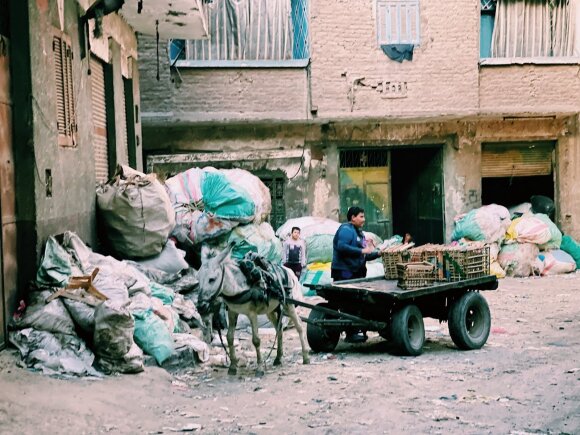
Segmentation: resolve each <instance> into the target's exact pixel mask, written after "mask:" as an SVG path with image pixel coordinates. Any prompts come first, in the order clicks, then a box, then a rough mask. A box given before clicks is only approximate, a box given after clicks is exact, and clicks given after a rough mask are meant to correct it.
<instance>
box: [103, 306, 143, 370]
mask: <svg viewBox="0 0 580 435" xmlns="http://www.w3.org/2000/svg"><path fill="white" fill-rule="evenodd" d="M128 305H129V304H128V301H127V302H121V301H112V300H108V301H105V302H103V303H102V304H101V305H99V306H98V307H97V309H96V310H95V332H94V334H93V346H94V349H95V353H96V354H97V355H99V356H104V357H107V358H111V359H119V358H122V357H123V356H124V355H125V354H126V353H127V352H129V350H130V349H131V346H133V328H134V326H135V321H134V320H133V317H132V316H131V313H129V310H128V309H127V307H128Z"/></svg>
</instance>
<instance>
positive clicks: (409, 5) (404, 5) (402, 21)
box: [377, 0, 421, 45]
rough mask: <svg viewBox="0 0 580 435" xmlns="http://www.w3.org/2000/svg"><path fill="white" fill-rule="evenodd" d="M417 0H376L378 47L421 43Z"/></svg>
mask: <svg viewBox="0 0 580 435" xmlns="http://www.w3.org/2000/svg"><path fill="white" fill-rule="evenodd" d="M420 24H421V22H420V15H419V0H377V42H378V44H379V45H391V44H413V45H419V43H420V42H421V32H420V28H421V25H420Z"/></svg>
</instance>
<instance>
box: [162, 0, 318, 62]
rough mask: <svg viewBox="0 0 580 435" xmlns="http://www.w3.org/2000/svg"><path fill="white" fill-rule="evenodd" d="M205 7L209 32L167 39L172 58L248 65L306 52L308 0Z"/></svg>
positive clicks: (231, 0)
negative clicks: (198, 36) (202, 37)
mask: <svg viewBox="0 0 580 435" xmlns="http://www.w3.org/2000/svg"><path fill="white" fill-rule="evenodd" d="M207 9H208V31H209V38H208V39H206V40H190V41H178V40H173V41H171V42H170V46H169V52H170V59H171V61H172V63H173V62H175V61H178V60H186V61H188V64H189V65H191V66H195V65H196V64H198V65H200V66H204V65H208V64H210V65H212V66H220V65H224V66H228V65H232V64H239V65H240V66H252V65H256V64H261V63H264V62H267V63H268V64H274V65H275V64H277V63H280V64H284V63H290V62H292V61H296V60H304V61H307V60H308V59H309V57H310V49H309V32H308V22H309V21H308V0H221V1H214V2H212V3H210V4H208V5H207Z"/></svg>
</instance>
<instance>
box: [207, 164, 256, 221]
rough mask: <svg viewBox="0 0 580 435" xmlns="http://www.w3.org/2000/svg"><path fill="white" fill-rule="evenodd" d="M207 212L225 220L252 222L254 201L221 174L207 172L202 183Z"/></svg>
mask: <svg viewBox="0 0 580 435" xmlns="http://www.w3.org/2000/svg"><path fill="white" fill-rule="evenodd" d="M201 194H202V197H203V203H204V207H205V211H207V212H209V213H211V214H213V215H215V216H217V217H220V218H224V219H232V220H239V221H242V222H250V221H252V219H254V213H255V205H254V201H252V198H251V197H250V195H248V193H246V192H245V191H244V190H242V189H240V188H238V187H236V186H234V185H232V184H230V182H229V181H228V180H227V178H226V177H225V175H223V174H222V173H220V172H206V173H204V175H203V178H202V182H201Z"/></svg>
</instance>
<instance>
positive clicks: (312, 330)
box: [306, 303, 340, 352]
mask: <svg viewBox="0 0 580 435" xmlns="http://www.w3.org/2000/svg"><path fill="white" fill-rule="evenodd" d="M318 306H319V307H324V308H330V306H329V304H326V303H321V304H318ZM331 317H332V316H329V315H328V314H326V313H323V312H322V311H316V309H315V308H313V309H312V310H310V315H309V316H308V320H309V322H308V326H307V327H306V338H307V339H308V344H309V345H310V349H312V350H313V351H314V352H332V351H333V350H334V348H335V347H336V345H337V344H338V340H339V339H340V331H339V330H337V329H330V328H325V327H320V326H316V325H313V324H312V323H310V322H313V321H316V320H324V319H328V318H331Z"/></svg>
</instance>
